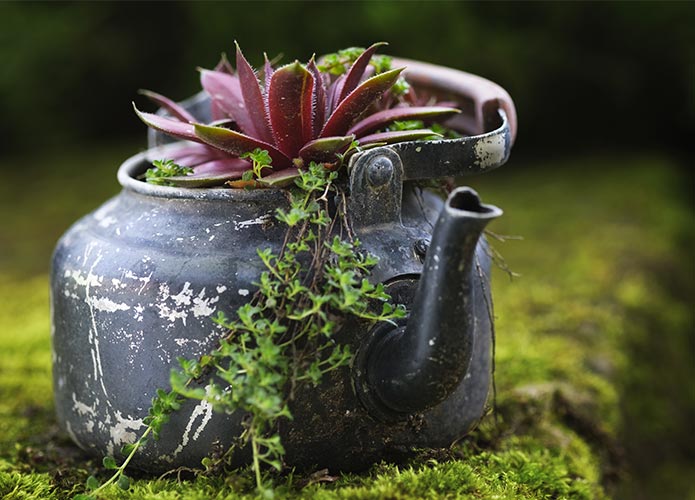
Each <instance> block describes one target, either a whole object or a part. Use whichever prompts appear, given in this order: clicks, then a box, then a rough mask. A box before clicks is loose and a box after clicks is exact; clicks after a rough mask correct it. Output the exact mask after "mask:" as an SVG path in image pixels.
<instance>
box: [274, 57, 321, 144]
mask: <svg viewBox="0 0 695 500" xmlns="http://www.w3.org/2000/svg"><path fill="white" fill-rule="evenodd" d="M313 80H314V77H313V76H312V75H311V73H310V72H309V71H308V70H307V69H306V68H305V67H304V66H302V65H301V64H299V62H298V61H295V62H294V63H292V64H288V65H287V66H283V67H282V68H280V69H278V70H276V71H275V73H273V77H272V78H271V80H270V89H269V91H268V106H269V107H270V123H271V126H272V129H273V134H274V136H275V142H276V144H277V145H278V148H279V149H280V150H281V151H282V152H284V153H285V154H286V155H287V156H289V157H295V156H296V155H297V153H298V152H299V150H300V149H301V147H302V146H303V145H304V144H306V143H307V142H308V141H310V140H311V139H312V138H313V137H312V129H311V125H312V124H311V120H312V112H311V111H312V88H313V84H314V82H313Z"/></svg>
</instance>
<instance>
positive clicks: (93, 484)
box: [85, 476, 101, 490]
mask: <svg viewBox="0 0 695 500" xmlns="http://www.w3.org/2000/svg"><path fill="white" fill-rule="evenodd" d="M100 484H101V483H99V480H98V479H97V478H96V477H94V476H89V477H88V478H87V482H85V486H86V487H87V489H88V490H96V489H97V488H98V487H99V486H100Z"/></svg>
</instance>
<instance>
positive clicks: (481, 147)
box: [473, 134, 507, 169]
mask: <svg viewBox="0 0 695 500" xmlns="http://www.w3.org/2000/svg"><path fill="white" fill-rule="evenodd" d="M506 150H507V140H506V137H505V136H504V134H495V135H493V136H491V137H486V138H484V139H480V140H479V141H478V142H477V143H476V144H475V146H474V148H473V151H474V153H475V156H476V158H477V160H476V162H475V164H476V165H477V166H478V167H480V168H481V169H485V168H490V167H494V166H496V165H499V164H500V163H502V161H503V160H504V157H505V152H506Z"/></svg>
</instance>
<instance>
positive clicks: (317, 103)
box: [307, 56, 326, 137]
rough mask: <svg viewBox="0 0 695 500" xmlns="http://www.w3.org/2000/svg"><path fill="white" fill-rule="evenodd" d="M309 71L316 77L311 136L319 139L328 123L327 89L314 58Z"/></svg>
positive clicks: (309, 65)
mask: <svg viewBox="0 0 695 500" xmlns="http://www.w3.org/2000/svg"><path fill="white" fill-rule="evenodd" d="M307 69H308V70H309V71H311V74H312V76H313V77H314V88H313V89H312V99H313V103H314V104H313V113H312V126H311V136H312V137H317V136H318V135H319V133H320V132H321V129H322V128H323V124H324V122H325V121H326V87H325V85H324V81H323V77H322V76H321V72H320V71H319V69H318V67H316V61H314V57H313V56H312V57H311V60H310V61H309V64H307Z"/></svg>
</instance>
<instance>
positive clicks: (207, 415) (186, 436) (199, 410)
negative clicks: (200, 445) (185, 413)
mask: <svg viewBox="0 0 695 500" xmlns="http://www.w3.org/2000/svg"><path fill="white" fill-rule="evenodd" d="M201 416H202V419H201V421H200V424H199V425H198V427H197V429H196V430H195V432H194V433H193V436H191V435H190V434H191V430H192V429H193V424H194V423H195V421H196V420H197V419H198V417H201ZM211 418H212V405H211V404H210V403H208V402H207V401H205V400H203V401H201V402H200V404H198V405H197V406H196V407H195V408H194V409H193V413H192V414H191V418H189V419H188V423H187V424H186V429H185V430H184V431H183V436H182V437H181V443H180V444H179V445H178V446H177V447H176V449H175V450H174V453H173V456H176V455H178V454H179V453H181V452H182V451H183V449H184V448H185V447H186V446H187V445H188V443H189V441H190V439H191V437H192V438H193V441H196V440H197V439H198V438H199V437H200V433H201V432H203V430H204V429H205V426H207V425H208V422H209V421H210V419H211Z"/></svg>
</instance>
